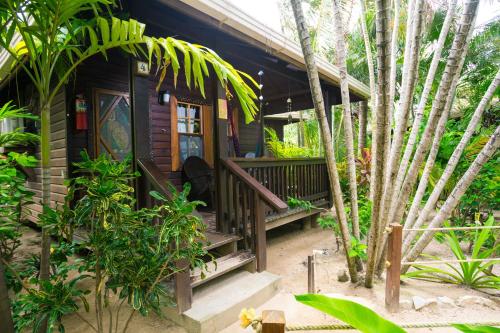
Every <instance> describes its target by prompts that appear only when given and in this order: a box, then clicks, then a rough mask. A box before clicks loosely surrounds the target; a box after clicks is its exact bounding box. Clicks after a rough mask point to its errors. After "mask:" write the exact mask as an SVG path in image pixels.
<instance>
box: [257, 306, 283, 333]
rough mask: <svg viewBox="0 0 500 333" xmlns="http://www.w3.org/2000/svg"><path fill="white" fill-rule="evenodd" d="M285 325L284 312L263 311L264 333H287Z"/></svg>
mask: <svg viewBox="0 0 500 333" xmlns="http://www.w3.org/2000/svg"><path fill="white" fill-rule="evenodd" d="M285 323H286V321H285V313H284V312H283V311H276V310H264V311H262V333H285Z"/></svg>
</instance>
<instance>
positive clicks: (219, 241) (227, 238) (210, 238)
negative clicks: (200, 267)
mask: <svg viewBox="0 0 500 333" xmlns="http://www.w3.org/2000/svg"><path fill="white" fill-rule="evenodd" d="M205 235H206V237H207V239H206V240H205V245H204V246H203V249H204V250H205V251H209V250H213V249H216V248H218V247H221V246H224V245H226V244H229V243H233V242H237V241H239V240H240V239H241V237H240V236H237V235H229V234H224V233H221V232H214V231H206V232H205Z"/></svg>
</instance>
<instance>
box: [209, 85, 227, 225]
mask: <svg viewBox="0 0 500 333" xmlns="http://www.w3.org/2000/svg"><path fill="white" fill-rule="evenodd" d="M212 86H213V103H214V105H213V110H214V115H213V116H214V122H213V123H214V124H215V128H214V135H215V140H214V155H215V159H214V167H215V186H216V199H215V201H216V221H217V231H221V232H224V233H228V232H229V223H227V222H228V221H226V216H225V212H226V211H227V194H228V193H227V191H226V188H227V179H226V177H225V175H224V172H223V168H222V164H221V161H220V160H221V159H222V160H224V159H227V158H228V156H229V153H228V141H227V126H228V124H227V101H226V90H225V89H224V87H223V86H222V84H221V83H220V82H219V80H217V79H213V80H212Z"/></svg>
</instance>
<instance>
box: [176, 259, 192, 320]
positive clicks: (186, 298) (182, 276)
mask: <svg viewBox="0 0 500 333" xmlns="http://www.w3.org/2000/svg"><path fill="white" fill-rule="evenodd" d="M176 265H177V267H178V268H184V269H183V270H182V271H180V272H178V273H176V274H175V298H176V301H177V311H178V312H179V314H181V313H183V312H185V311H187V310H189V309H191V304H192V302H193V289H192V288H191V276H190V275H191V271H190V269H189V263H188V261H187V260H185V259H184V260H180V261H178V262H177V264H176Z"/></svg>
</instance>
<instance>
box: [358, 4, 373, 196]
mask: <svg viewBox="0 0 500 333" xmlns="http://www.w3.org/2000/svg"><path fill="white" fill-rule="evenodd" d="M359 4H360V6H359V7H360V10H361V19H360V21H361V33H362V34H363V42H364V44H365V52H366V63H367V65H368V78H369V81H370V104H369V105H370V110H371V112H372V114H371V129H372V147H375V146H376V145H377V135H376V133H375V132H376V130H377V129H376V126H375V124H376V122H377V120H376V118H377V114H376V112H374V110H375V104H376V101H377V92H376V82H375V68H374V64H373V56H372V47H371V44H370V36H369V34H368V27H367V26H366V4H365V0H360V1H359ZM372 150H373V149H372ZM370 174H371V179H370V190H369V193H368V196H369V198H370V200H372V193H373V183H374V181H373V175H374V174H375V170H374V164H373V163H372V165H371V170H370Z"/></svg>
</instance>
